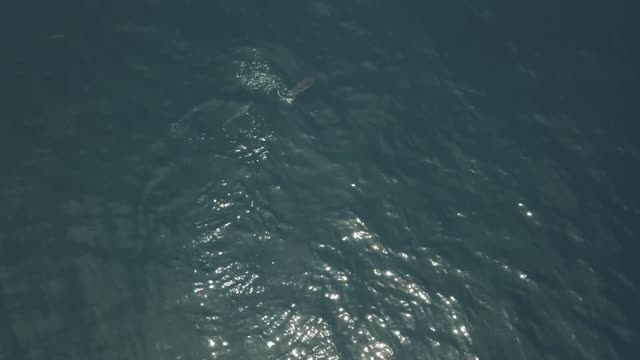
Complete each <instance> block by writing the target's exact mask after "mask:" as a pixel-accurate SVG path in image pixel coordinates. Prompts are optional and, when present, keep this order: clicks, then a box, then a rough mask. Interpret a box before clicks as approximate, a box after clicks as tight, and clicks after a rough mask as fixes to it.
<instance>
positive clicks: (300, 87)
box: [287, 77, 316, 96]
mask: <svg viewBox="0 0 640 360" xmlns="http://www.w3.org/2000/svg"><path fill="white" fill-rule="evenodd" d="M315 81H316V79H315V78H313V77H308V78H305V79H303V80H300V81H299V82H298V83H297V84H296V85H295V86H294V87H292V88H291V89H289V90H287V93H288V95H289V96H296V95H298V94H300V93H301V92H303V91H305V90H307V89H308V88H310V87H311V86H312V85H313V83H314V82H315Z"/></svg>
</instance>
